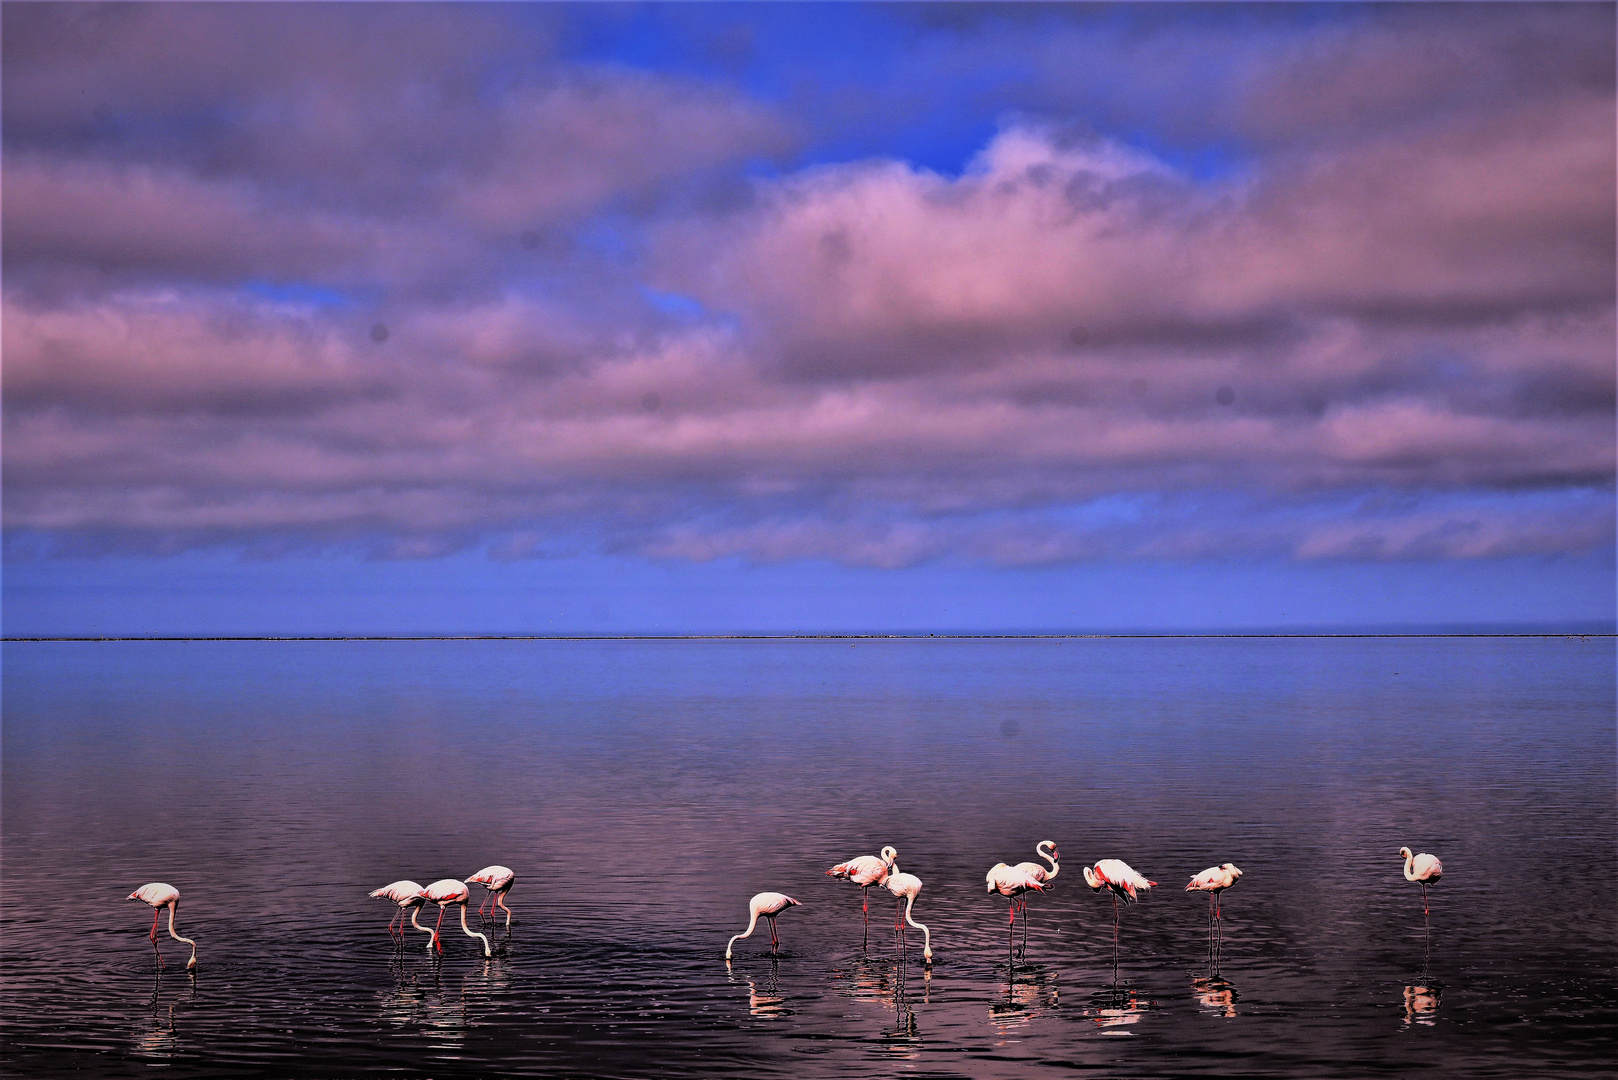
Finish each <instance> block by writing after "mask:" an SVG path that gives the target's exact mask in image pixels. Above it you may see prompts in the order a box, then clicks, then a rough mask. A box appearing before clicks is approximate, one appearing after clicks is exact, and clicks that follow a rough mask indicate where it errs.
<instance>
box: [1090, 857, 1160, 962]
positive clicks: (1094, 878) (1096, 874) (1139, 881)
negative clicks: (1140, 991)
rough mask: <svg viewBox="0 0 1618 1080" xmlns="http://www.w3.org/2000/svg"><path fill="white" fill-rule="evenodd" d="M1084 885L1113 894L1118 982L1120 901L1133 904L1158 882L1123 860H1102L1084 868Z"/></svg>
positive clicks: (1113, 937) (1113, 943) (1114, 943)
mask: <svg viewBox="0 0 1618 1080" xmlns="http://www.w3.org/2000/svg"><path fill="white" fill-rule="evenodd" d="M1084 883H1085V884H1086V885H1088V886H1090V888H1092V889H1094V890H1095V891H1096V892H1100V891H1101V890H1102V889H1106V890H1107V891H1108V892H1110V893H1112V981H1113V984H1114V985H1117V982H1118V901H1119V900H1122V901H1123V902H1124V903H1126V904H1133V903H1134V902H1135V901H1136V900H1137V899H1138V898H1139V895H1140V894H1141V893H1143V892H1145V891H1146V890H1147V889H1151V888H1154V887H1156V885H1157V882H1155V881H1147V880H1146V878H1145V877H1144V876H1142V875H1141V874H1139V873H1137V872H1136V871H1135V868H1134V867H1132V866H1130V865H1129V864H1128V863H1126V862H1124V861H1123V860H1122V859H1102V860H1101V861H1100V862H1098V863H1096V864H1095V866H1093V867H1092V866H1086V867H1085V868H1084Z"/></svg>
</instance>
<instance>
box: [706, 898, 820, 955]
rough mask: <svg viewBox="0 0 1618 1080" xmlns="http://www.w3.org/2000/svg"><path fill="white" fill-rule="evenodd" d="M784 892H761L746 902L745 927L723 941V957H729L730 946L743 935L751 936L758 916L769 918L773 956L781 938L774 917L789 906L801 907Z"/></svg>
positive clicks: (771, 953) (771, 952)
mask: <svg viewBox="0 0 1618 1080" xmlns="http://www.w3.org/2000/svg"><path fill="white" fill-rule="evenodd" d="M802 906H803V905H802V904H800V903H798V902H797V901H796V900H794V899H792V897H790V896H788V895H787V894H786V893H778V892H761V893H759V894H758V895H757V896H755V897H753V899H751V900H749V901H748V902H747V914H748V920H747V929H746V930H744V931H742V932H741V933H740V934H737V935H736V936H735V937H733V938H731V939H730V940H729V941H727V942H725V959H726V960H729V959H730V947H731V946H732V945H734V944H736V942H738V941H740V940H741V939H742V938H744V937H752V936H753V927H755V926H757V925H758V919H759V916H760V915H762V916H764V918H766V919H768V920H769V923H770V955H771V956H774V955H775V952H776V949H778V948H779V947H780V945H781V938H780V937H779V936H778V935H777V934H776V932H775V917H776V916H777V915H779V914H781V912H783V911H785V910H786V909H787V908H790V907H802Z"/></svg>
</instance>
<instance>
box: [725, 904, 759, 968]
mask: <svg viewBox="0 0 1618 1080" xmlns="http://www.w3.org/2000/svg"><path fill="white" fill-rule="evenodd" d="M752 916H753V917H752V918H751V919H748V920H747V929H746V930H744V931H743V932H742V933H740V934H737V935H736V936H735V937H733V938H731V939H730V940H729V941H727V942H726V943H725V959H726V960H729V959H730V947H731V946H732V945H734V944H736V942H738V941H740V940H741V939H742V938H744V937H752V936H753V927H755V926H757V925H758V909H757V908H754V909H753V911H752Z"/></svg>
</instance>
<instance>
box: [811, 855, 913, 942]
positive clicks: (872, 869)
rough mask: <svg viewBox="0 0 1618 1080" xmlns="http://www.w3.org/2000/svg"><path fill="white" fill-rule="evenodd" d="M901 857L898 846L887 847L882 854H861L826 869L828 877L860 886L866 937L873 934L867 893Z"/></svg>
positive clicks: (869, 901) (881, 881) (878, 883)
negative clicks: (841, 879)
mask: <svg viewBox="0 0 1618 1080" xmlns="http://www.w3.org/2000/svg"><path fill="white" fill-rule="evenodd" d="M898 857H899V851H898V849H897V848H893V847H885V848H883V849H882V854H881V855H860V856H858V857H857V858H853V859H850V860H848V861H847V862H841V863H838V864H837V865H836V866H834V867H832V868H831V869H830V870H827V871H826V876H827V877H834V878H843V879H844V880H847V881H852V882H853V883H854V884H856V885H858V886H859V887H860V907H861V909H862V910H863V911H864V912H865V937H866V940H867V941H869V940H870V936H871V900H870V896H869V894H868V893H867V890H868V889H870V887H871V886H872V885H880V884H882V883H883V882H884V881H886V880H887V879H888V874H889V873H890V872H892V870H893V860H894V859H897V858H898Z"/></svg>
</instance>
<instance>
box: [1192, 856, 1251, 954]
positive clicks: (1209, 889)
mask: <svg viewBox="0 0 1618 1080" xmlns="http://www.w3.org/2000/svg"><path fill="white" fill-rule="evenodd" d="M1241 876H1242V872H1241V870H1240V869H1239V868H1238V867H1237V866H1236V864H1235V863H1220V864H1219V865H1218V866H1210V867H1208V869H1206V870H1204V871H1203V872H1202V873H1200V874H1198V875H1197V876H1195V877H1193V878H1192V879H1191V881H1190V883H1189V884H1188V885H1186V887H1185V891H1186V892H1204V893H1207V894H1208V965H1209V967H1208V970H1209V975H1210V977H1211V976H1213V975H1215V974H1217V973H1218V970H1219V961H1220V957H1221V956H1222V955H1223V953H1224V940H1225V929H1224V927H1225V922H1224V918H1225V916H1224V913H1223V912H1222V911H1220V909H1219V908H1220V904H1219V899H1220V897H1219V894H1220V893H1222V892H1224V891H1225V890H1226V889H1228V888H1230V887H1231V886H1232V885H1234V884H1236V879H1237V878H1239V877H1241ZM1216 926H1217V927H1218V931H1219V932H1218V935H1217V936H1216V935H1215V933H1214V929H1215V927H1216Z"/></svg>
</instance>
